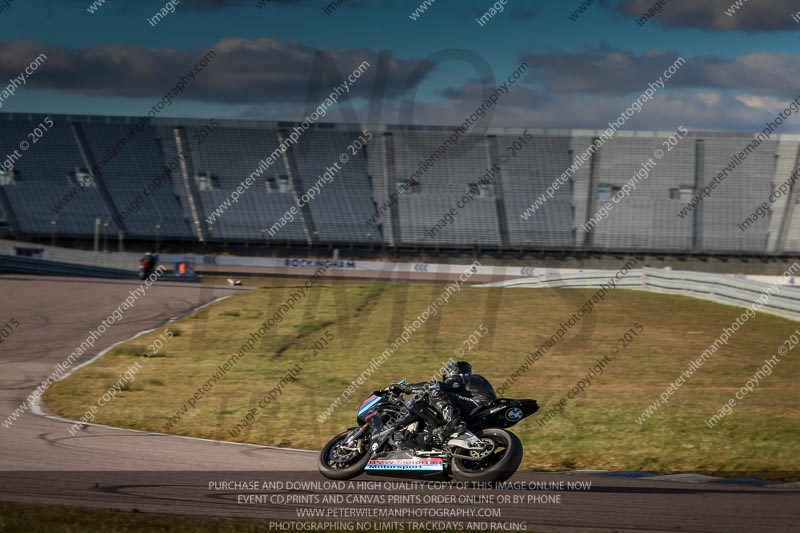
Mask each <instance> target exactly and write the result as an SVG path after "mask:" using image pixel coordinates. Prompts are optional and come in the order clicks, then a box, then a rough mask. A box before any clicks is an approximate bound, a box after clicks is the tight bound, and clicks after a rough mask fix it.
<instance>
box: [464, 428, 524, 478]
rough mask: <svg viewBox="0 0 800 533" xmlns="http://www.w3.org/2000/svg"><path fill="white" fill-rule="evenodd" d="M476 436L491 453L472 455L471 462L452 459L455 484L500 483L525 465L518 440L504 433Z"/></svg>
mask: <svg viewBox="0 0 800 533" xmlns="http://www.w3.org/2000/svg"><path fill="white" fill-rule="evenodd" d="M475 435H476V436H477V437H478V438H479V439H481V440H483V441H484V442H486V443H487V444H488V445H489V448H490V451H488V452H485V453H478V452H469V454H470V455H472V456H473V458H471V459H462V458H461V457H455V458H453V461H452V465H451V469H452V472H453V477H454V478H455V479H456V481H474V482H479V483H485V482H490V483H491V482H495V483H499V482H501V481H505V480H507V479H508V478H510V477H511V476H513V475H514V472H516V471H517V468H519V465H520V463H521V462H522V442H521V441H520V440H519V437H517V436H516V435H514V434H513V433H511V432H510V431H504V430H502V429H484V430H482V431H476V432H475Z"/></svg>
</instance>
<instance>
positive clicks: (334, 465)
mask: <svg viewBox="0 0 800 533" xmlns="http://www.w3.org/2000/svg"><path fill="white" fill-rule="evenodd" d="M354 431H357V428H356V429H351V430H348V431H345V432H344V433H340V434H339V435H336V436H335V437H333V438H332V439H331V440H330V441H328V444H326V445H325V447H324V448H322V451H321V452H320V454H319V462H318V467H319V471H320V473H322V475H323V476H325V477H326V478H328V479H352V478H354V477H356V476H358V475H359V474H361V473H362V472H363V471H364V468H365V467H366V466H367V463H368V462H369V457H370V451H369V447H368V442H369V441H367V439H366V438H365V437H363V436H362V437H361V439H359V441H358V442H355V443H354V444H353V446H348V445H347V444H346V442H347V439H348V438H349V437H350V435H352V434H353V432H354ZM359 444H361V446H360V451H359V446H358V445H359Z"/></svg>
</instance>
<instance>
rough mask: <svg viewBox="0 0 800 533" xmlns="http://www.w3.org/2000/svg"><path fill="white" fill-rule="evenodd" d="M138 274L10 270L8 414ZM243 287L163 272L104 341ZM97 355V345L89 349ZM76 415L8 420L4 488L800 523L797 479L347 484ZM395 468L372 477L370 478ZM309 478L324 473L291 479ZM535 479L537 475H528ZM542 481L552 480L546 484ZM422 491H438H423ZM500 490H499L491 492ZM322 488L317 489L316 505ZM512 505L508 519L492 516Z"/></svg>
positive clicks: (1, 306)
mask: <svg viewBox="0 0 800 533" xmlns="http://www.w3.org/2000/svg"><path fill="white" fill-rule="evenodd" d="M138 286H139V283H138V282H133V281H107V280H93V279H67V278H28V277H15V276H0V322H2V324H5V323H6V321H7V320H8V319H10V318H12V317H13V318H15V319H16V320H17V321H18V322H19V324H20V326H19V328H18V329H17V330H16V331H14V332H13V335H11V336H10V337H9V338H7V339H5V340H4V342H3V344H2V346H0V421H4V420H5V419H6V417H7V416H8V415H9V414H10V413H11V412H12V411H13V410H14V409H15V408H16V407H18V406H19V405H20V403H21V402H22V401H23V400H24V399H25V398H26V397H27V396H28V394H30V392H31V391H32V390H33V388H34V387H35V386H36V385H37V384H38V383H40V382H41V380H42V379H43V378H44V377H46V376H47V375H48V374H50V373H51V372H52V371H53V369H54V367H55V365H56V364H58V363H59V362H61V361H63V360H64V359H65V358H66V357H67V355H69V353H70V352H72V351H73V350H74V349H75V348H76V347H77V346H78V345H79V344H80V342H81V341H82V340H83V339H85V338H86V336H87V334H88V332H89V331H90V330H91V329H93V328H96V327H97V325H98V324H99V323H100V321H102V320H103V319H104V318H105V317H106V316H108V314H109V313H110V312H111V311H112V310H113V309H115V308H116V307H117V306H118V305H119V303H120V302H121V301H122V300H123V299H124V298H125V297H126V296H127V294H128V291H130V290H133V289H135V288H136V287H138ZM236 290H237V289H231V288H227V287H209V286H199V285H190V284H180V283H158V284H156V285H154V286H153V287H151V288H150V289H149V290H148V293H147V296H146V297H143V298H140V299H139V300H138V301H137V303H136V304H135V307H134V308H133V309H131V310H130V311H128V312H127V313H126V314H125V316H124V318H123V320H122V321H121V322H119V323H117V324H115V325H114V326H112V327H111V328H110V329H109V330H108V331H107V332H106V333H105V334H104V335H103V336H102V337H101V339H100V341H99V342H98V344H97V345H96V348H97V349H96V350H95V353H97V352H99V351H100V350H101V349H103V348H106V347H108V346H111V345H112V344H114V343H116V342H118V341H120V340H123V339H125V338H128V337H130V336H131V335H134V334H136V333H138V332H140V331H142V330H147V329H150V328H154V327H157V326H160V325H162V324H164V323H165V322H166V321H168V320H169V319H170V318H172V317H175V316H177V315H180V314H182V313H185V312H187V311H189V310H191V309H193V308H195V307H197V306H200V305H203V304H206V303H208V302H211V301H213V300H215V299H217V298H220V297H223V296H227V295H230V294H233V293H235V292H236ZM2 324H0V325H2ZM194 334H198V335H200V336H202V335H203V334H210V333H209V332H202V331H200V332H194ZM94 355H95V354H94V353H93V354H89V355H86V356H84V357H85V358H86V359H87V360H88V359H89V358H90V357H92V356H94ZM69 425H70V423H69V422H67V421H64V420H61V419H59V418H58V417H55V416H52V415H50V414H49V413H48V412H47V410H46V406H43V407H42V410H41V411H40V412H38V413H31V412H27V413H26V414H24V415H23V416H22V417H21V418H20V419H18V420H17V421H16V422H15V423H14V424H13V426H12V427H11V428H9V429H6V428H3V427H0V451H1V452H2V453H0V499H2V500H7V501H17V502H28V503H53V504H62V505H74V506H83V507H91V508H98V509H117V510H126V511H130V510H134V509H136V510H138V511H141V512H152V513H164V514H175V515H191V516H205V517H253V518H261V519H265V520H270V521H275V520H281V521H284V520H285V521H296V520H298V519H299V518H298V513H299V512H301V511H299V510H300V509H306V510H307V509H310V508H314V509H317V508H319V509H322V511H319V512H321V513H322V515H321V516H320V517H319V518H317V519H315V520H320V521H321V520H324V521H329V520H338V521H341V520H348V519H349V520H350V521H351V522H352V521H359V522H362V523H363V522H364V521H373V522H377V521H401V520H402V519H400V520H398V519H395V518H391V519H390V518H378V517H373V518H366V517H363V516H361V515H356V514H354V513H363V512H364V511H363V510H364V509H368V510H373V511H375V512H380V510H381V509H387V508H389V509H401V508H408V509H411V511H409V513H417V516H420V515H419V513H422V512H425V511H422V510H424V509H432V511H430V513H433V514H435V513H436V512H438V513H439V514H440V516H438V517H436V516H433V515H432V514H429V515H428V516H427V517H426V518H416V519H415V521H425V522H428V523H430V524H431V525H435V524H452V523H453V521H454V520H457V521H459V522H460V523H461V524H462V525H464V524H468V523H470V522H479V523H481V524H484V525H485V526H487V527H488V525H489V524H494V525H495V527H497V525H498V524H506V526H508V525H509V524H513V525H516V526H517V530H521V529H522V528H523V524H525V526H524V527H527V531H547V532H549V531H552V532H567V531H584V532H590V531H592V532H593V531H652V532H656V531H690V532H726V533H727V532H746V531H759V532H766V531H769V532H772V531H774V532H786V531H797V527H798V524H800V487H796V486H795V487H792V486H783V487H752V486H746V485H733V484H708V483H706V484H695V483H678V482H668V481H652V480H647V479H631V478H621V477H608V476H589V475H572V474H553V473H534V472H525V473H518V474H517V475H516V476H514V477H513V478H512V479H511V480H510V481H511V482H514V483H516V484H518V485H517V488H521V489H527V490H502V491H490V490H473V489H464V488H459V487H452V488H448V487H447V486H442V485H436V486H430V485H429V486H424V485H422V484H420V483H418V482H414V481H402V480H397V479H393V480H391V481H392V482H395V483H399V484H394V485H391V486H387V485H382V486H380V487H378V486H374V485H358V484H357V485H355V486H348V487H345V488H341V487H330V486H325V485H323V482H325V481H326V480H324V478H322V477H321V476H320V475H319V474H318V473H317V472H316V461H317V456H316V454H315V453H310V452H307V451H301V450H283V449H276V448H269V447H260V446H246V445H237V444H232V443H222V442H214V441H205V440H200V439H190V438H181V437H176V436H170V435H163V434H151V433H144V432H137V431H132V430H123V429H115V428H106V427H98V426H90V427H86V428H85V429H84V430H82V431H81V432H79V433H78V434H76V435H75V436H71V435H70V434H69V433H68V432H67V428H68V427H69ZM564 445H565V446H568V445H569V443H568V442H565V443H564ZM527 453H532V452H531V451H530V450H529V451H528V452H527ZM389 480H390V479H387V478H376V477H374V476H362V477H361V478H358V480H357V481H358V482H361V481H364V482H370V483H374V482H376V481H389ZM233 481H257V482H258V483H263V482H272V485H271V486H268V487H267V488H260V489H256V490H251V489H250V488H242V486H241V485H230V483H231V482H233ZM299 481H306V482H308V483H311V484H310V485H294V486H291V485H289V484H291V483H295V484H296V483H298V482H299ZM579 481H580V482H587V483H588V482H591V486H590V487H587V486H586V485H584V486H583V487H581V488H576V487H574V486H573V487H572V488H569V487H567V486H566V483H574V482H579ZM279 482H283V483H284V485H283V486H281V485H280V484H279ZM523 482H525V483H528V484H529V485H528V486H527V487H522V485H521V483H523ZM533 482H537V483H539V485H538V486H536V487H533V488H532V487H531V486H530V484H532V483H533ZM226 483H228V484H227V485H226ZM210 484H212V485H210ZM543 484H546V485H543ZM325 494H334V495H337V494H338V495H341V496H337V497H344V498H347V500H346V501H345V502H344V503H338V504H336V503H322V502H321V499H322V497H323V495H325ZM376 494H377V495H383V497H384V498H390V497H401V498H403V500H402V501H403V502H406V503H407V505H405V504H403V505H395V504H390V503H387V502H388V501H389V500H387V499H384V500H383V501H384V503H364V504H352V503H350V502H351V501H354V500H358V498H363V497H375V495H376ZM415 495H416V496H418V497H419V498H423V497H424V498H428V501H429V502H430V501H433V502H434V503H419V504H417V503H412V502H411V499H413V498H414V497H415ZM490 496H494V500H493V501H492V502H491V503H487V499H488V498H489V497H490ZM514 496H516V497H517V500H518V501H517V502H516V503H514V502H513V501H512V502H511V503H501V504H498V498H499V497H502V498H506V499H508V498H507V497H511V499H512V500H513V498H514ZM544 497H546V498H544ZM556 497H557V498H556ZM270 498H272V503H270ZM314 498H316V499H317V501H316V502H313V503H312V502H311V500H313V499H314ZM301 500H302V501H301ZM397 501H400V500H397ZM420 501H421V500H420ZM437 502H438V503H437ZM443 502H444V503H443ZM448 502H449V503H448ZM452 502H461V503H457V504H456V503H452ZM448 509H461V510H462V512H463V510H464V509H466V510H467V512H472V513H473V515H472V517H460V518H457V519H455V518H453V517H446V516H443V513H444V512H445V511H447V510H448ZM492 509H494V511H492ZM470 510H471V511H470ZM498 510H499V512H500V513H501V516H500V517H486V516H484V517H480V516H478V514H479V513H484V514H491V513H492V512H494V513H497V512H498ZM326 513H327V515H326ZM348 513H351V514H349V515H348ZM409 517H410V518H413V516H411V515H409ZM476 527H477V526H476ZM465 530H468V529H466V528H465ZM477 530H480V528H478V529H477ZM487 530H489V529H487Z"/></svg>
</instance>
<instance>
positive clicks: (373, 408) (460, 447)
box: [318, 379, 539, 482]
mask: <svg viewBox="0 0 800 533" xmlns="http://www.w3.org/2000/svg"><path fill="white" fill-rule="evenodd" d="M432 386H435V385H432V384H430V383H425V384H416V385H413V386H408V385H406V380H405V379H403V380H402V381H399V382H396V383H393V384H391V385H390V386H389V387H387V388H385V389H383V390H379V391H375V392H373V393H372V394H371V395H370V396H369V397H368V398H367V399H366V400H364V403H362V404H361V407H360V408H359V410H358V414H357V416H356V421H357V423H358V426H356V427H351V428H349V429H348V430H347V431H345V432H343V433H340V434H339V435H336V436H335V437H333V438H332V439H331V440H330V441H329V442H328V443H327V444H326V445H325V447H324V448H323V449H322V451H321V452H320V456H319V464H318V466H319V471H320V472H321V473H322V475H323V476H325V477H327V478H329V479H336V480H343V479H352V478H354V477H356V476H358V475H360V474H362V473H363V472H367V473H369V474H390V475H393V474H397V473H400V472H406V473H407V472H416V473H422V475H425V476H443V477H445V478H447V479H449V478H453V479H455V480H456V481H469V482H502V481H505V480H507V479H508V478H510V477H511V476H512V475H514V473H515V472H516V471H517V468H519V465H520V463H521V462H522V442H520V440H519V437H517V436H516V435H514V434H513V433H511V432H510V431H506V429H507V428H510V427H511V426H513V425H515V424H516V423H518V422H519V421H520V420H522V419H523V418H526V417H528V416H530V415H532V414H534V413H535V412H536V411H538V410H539V404H538V403H537V402H536V400H512V399H508V398H498V399H496V400H494V401H492V402H491V403H489V404H487V405H485V406H483V407H480V408H478V409H476V410H475V411H473V412H472V413H469V414H467V413H462V416H461V419H462V421H463V422H464V423H465V424H466V426H467V429H468V430H469V431H470V432H472V433H473V434H474V435H475V436H476V437H477V439H473V438H464V437H463V436H461V435H458V436H456V437H453V436H447V435H443V434H442V432H441V428H442V427H443V425H444V421H443V420H441V418H440V416H439V414H438V412H437V411H436V410H435V409H434V408H433V406H432V404H431V402H430V397H429V394H430V392H431V390H430V388H431V387H432ZM401 390H405V392H400V391H401ZM404 393H405V394H407V395H409V396H410V398H408V399H407V400H406V399H404V397H403V394H404ZM437 429H438V430H439V431H437Z"/></svg>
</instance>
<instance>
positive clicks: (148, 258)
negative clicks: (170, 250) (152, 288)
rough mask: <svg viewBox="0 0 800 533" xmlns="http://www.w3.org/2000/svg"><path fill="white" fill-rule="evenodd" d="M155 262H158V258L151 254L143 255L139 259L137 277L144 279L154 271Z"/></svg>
mask: <svg viewBox="0 0 800 533" xmlns="http://www.w3.org/2000/svg"><path fill="white" fill-rule="evenodd" d="M156 263H158V259H157V258H156V257H155V256H153V255H151V254H147V255H145V256H144V257H143V258H142V259H141V260H140V261H139V279H140V280H144V279H146V278H147V277H149V276H150V275H151V274H152V273H153V272H155V270H156Z"/></svg>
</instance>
